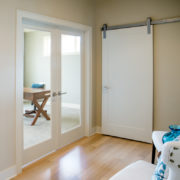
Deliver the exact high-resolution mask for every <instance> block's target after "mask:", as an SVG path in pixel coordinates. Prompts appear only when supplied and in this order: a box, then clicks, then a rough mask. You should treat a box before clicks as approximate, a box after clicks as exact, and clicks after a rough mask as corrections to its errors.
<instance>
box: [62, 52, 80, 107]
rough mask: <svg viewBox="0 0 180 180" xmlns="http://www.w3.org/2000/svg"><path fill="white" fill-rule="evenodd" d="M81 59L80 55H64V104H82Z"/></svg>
mask: <svg viewBox="0 0 180 180" xmlns="http://www.w3.org/2000/svg"><path fill="white" fill-rule="evenodd" d="M80 62H81V57H80V55H79V54H77V55H76V54H72V55H68V54H67V55H62V62H61V76H62V77H61V80H62V88H61V89H62V91H64V92H66V93H67V94H64V95H63V96H62V101H63V103H70V104H80V100H81V99H80V93H81V63H80Z"/></svg>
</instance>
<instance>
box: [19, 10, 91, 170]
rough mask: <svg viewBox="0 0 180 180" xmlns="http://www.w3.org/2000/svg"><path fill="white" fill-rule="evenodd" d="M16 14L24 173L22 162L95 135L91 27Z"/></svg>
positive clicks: (20, 152)
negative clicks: (93, 128) (93, 127)
mask: <svg viewBox="0 0 180 180" xmlns="http://www.w3.org/2000/svg"><path fill="white" fill-rule="evenodd" d="M17 18H18V19H17V53H16V54H17V57H16V132H17V136H16V137H17V139H16V140H17V142H16V143H17V146H16V147H17V151H16V152H17V154H16V155H17V156H16V161H17V169H18V170H17V171H18V172H17V173H20V172H21V171H22V166H23V165H25V164H27V163H30V162H32V161H35V160H37V159H39V158H40V157H42V156H45V155H46V154H48V153H50V152H52V151H54V150H56V149H59V148H61V147H63V146H65V145H66V144H69V143H71V142H73V141H75V140H77V139H79V138H81V137H83V136H85V135H86V136H89V135H90V134H91V133H92V131H91V128H92V125H91V97H92V96H91V92H92V91H91V88H92V85H91V71H92V70H91V67H92V65H91V63H92V62H91V58H92V56H91V39H92V29H91V27H88V26H84V25H81V24H76V23H72V22H68V21H61V20H58V19H54V18H50V17H46V16H42V15H38V14H33V13H29V12H26V11H18V13H17ZM52 22H53V23H52ZM82 47H83V48H82Z"/></svg>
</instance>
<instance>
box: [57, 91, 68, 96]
mask: <svg viewBox="0 0 180 180" xmlns="http://www.w3.org/2000/svg"><path fill="white" fill-rule="evenodd" d="M63 94H67V92H62V91H58V96H61V95H63Z"/></svg>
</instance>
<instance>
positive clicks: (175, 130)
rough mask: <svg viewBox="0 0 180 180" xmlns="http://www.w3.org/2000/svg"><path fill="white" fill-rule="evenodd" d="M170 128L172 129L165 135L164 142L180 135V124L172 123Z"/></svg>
mask: <svg viewBox="0 0 180 180" xmlns="http://www.w3.org/2000/svg"><path fill="white" fill-rule="evenodd" d="M169 129H170V130H171V131H170V132H168V133H166V134H165V135H164V136H163V139H162V140H163V143H166V142H169V141H173V140H174V139H176V137H178V136H179V135H180V125H170V126H169Z"/></svg>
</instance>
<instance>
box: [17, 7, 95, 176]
mask: <svg viewBox="0 0 180 180" xmlns="http://www.w3.org/2000/svg"><path fill="white" fill-rule="evenodd" d="M26 21H29V22H30V24H31V23H32V22H35V24H38V23H39V22H40V24H41V25H43V27H47V25H48V26H53V27H56V28H58V27H66V29H68V28H70V29H76V30H78V31H83V32H84V49H85V53H84V64H85V69H86V71H85V76H84V79H85V89H84V97H85V98H84V109H85V115H84V126H85V131H84V132H83V133H84V135H86V136H89V135H90V134H91V133H92V120H91V117H92V116H91V112H92V110H91V108H92V106H91V103H92V100H91V99H92V95H91V93H92V28H91V27H89V26H85V25H82V24H78V23H74V22H69V21H64V20H61V19H56V18H51V17H47V16H43V15H39V14H35V13H31V12H27V11H21V10H18V11H17V35H16V37H17V41H16V166H17V174H18V173H20V172H21V171H22V165H23V164H24V163H23V156H22V155H23V120H22V113H23V112H22V109H23V104H22V99H23V52H24V51H23V41H24V40H23V23H24V22H26ZM31 25H32V24H31ZM57 33H59V32H57V31H56V30H54V31H53V34H54V35H55V36H56V35H57ZM52 38H54V36H53V37H52ZM55 46H58V44H55ZM52 56H53V57H55V58H57V56H58V52H54V53H53V55H52ZM53 66H56V65H55V64H54V65H53ZM56 67H57V66H56ZM55 76H56V77H57V75H55ZM55 76H54V79H55V78H56V77H55ZM54 90H56V91H58V87H54ZM57 107H58V105H57V104H56V108H54V110H55V112H57V111H58V109H57ZM58 125H59V124H58V122H56V123H54V125H53V128H56V130H55V132H54V136H56V137H54V136H53V138H54V144H55V147H54V150H55V149H58V148H60V146H59V142H58V141H59V139H58V136H57V134H58V132H59V130H58V128H57V127H58ZM59 129H60V127H59ZM53 146H54V145H52V144H49V147H50V148H52V147H53ZM34 148H36V147H34ZM41 148H42V149H43V148H46V147H44V146H42V147H41ZM34 150H35V151H37V150H38V149H34ZM41 155H42V154H41V153H40V154H39V155H38V157H40V156H41ZM34 158H36V157H34ZM34 158H33V159H34Z"/></svg>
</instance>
